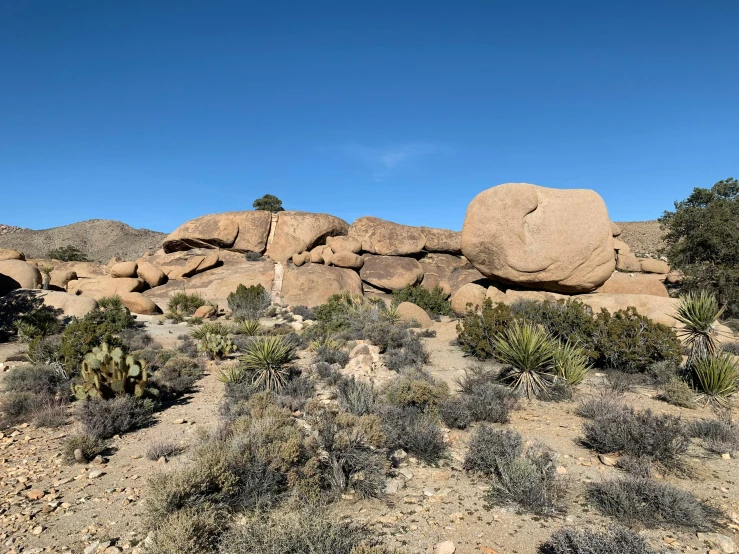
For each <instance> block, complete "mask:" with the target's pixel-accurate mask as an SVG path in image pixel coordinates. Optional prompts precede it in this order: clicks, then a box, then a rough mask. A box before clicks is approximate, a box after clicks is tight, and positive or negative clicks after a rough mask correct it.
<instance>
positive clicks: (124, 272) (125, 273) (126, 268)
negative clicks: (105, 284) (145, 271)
mask: <svg viewBox="0 0 739 554" xmlns="http://www.w3.org/2000/svg"><path fill="white" fill-rule="evenodd" d="M137 269H138V264H137V263H136V262H118V263H116V264H113V266H112V267H111V268H110V276H111V277H113V278H119V277H124V278H128V277H136V276H137V275H136V270H137Z"/></svg>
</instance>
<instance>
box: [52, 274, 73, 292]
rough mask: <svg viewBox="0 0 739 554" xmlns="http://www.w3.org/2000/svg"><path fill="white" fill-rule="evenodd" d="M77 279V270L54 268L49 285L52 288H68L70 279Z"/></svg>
mask: <svg viewBox="0 0 739 554" xmlns="http://www.w3.org/2000/svg"><path fill="white" fill-rule="evenodd" d="M75 279H77V272H76V271H70V270H63V269H54V270H53V271H52V272H51V281H49V285H50V286H51V287H52V288H56V289H60V290H67V285H68V284H69V282H70V281H74V280H75Z"/></svg>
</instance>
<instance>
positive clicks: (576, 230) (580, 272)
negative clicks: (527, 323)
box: [462, 183, 616, 292]
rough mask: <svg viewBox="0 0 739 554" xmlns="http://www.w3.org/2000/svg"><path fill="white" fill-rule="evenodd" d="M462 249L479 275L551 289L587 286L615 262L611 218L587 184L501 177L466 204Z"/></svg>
mask: <svg viewBox="0 0 739 554" xmlns="http://www.w3.org/2000/svg"><path fill="white" fill-rule="evenodd" d="M462 252H463V253H464V255H465V257H466V258H467V259H468V260H469V261H470V262H471V263H472V265H474V266H475V267H476V268H477V269H478V270H479V271H480V272H481V273H482V274H483V275H485V276H486V277H490V278H494V279H496V280H499V281H502V282H507V283H512V284H519V285H523V286H526V287H529V288H532V289H537V290H551V291H555V292H589V291H592V290H594V289H596V288H597V287H599V286H600V285H602V284H603V283H604V282H605V281H606V280H607V279H608V277H610V275H611V273H612V272H613V270H614V268H615V265H616V263H615V259H614V255H613V252H614V250H613V236H612V230H611V221H610V219H609V218H608V211H607V210H606V206H605V203H604V202H603V199H602V198H601V197H600V196H599V195H598V194H597V193H596V192H595V191H592V190H560V189H549V188H544V187H539V186H536V185H530V184H526V183H508V184H505V185H500V186H497V187H493V188H491V189H488V190H486V191H484V192H481V193H480V194H478V195H477V196H476V197H475V198H474V199H473V200H472V202H471V203H470V205H469V207H468V208H467V215H466V217H465V221H464V226H463V228H462Z"/></svg>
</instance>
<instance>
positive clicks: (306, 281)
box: [282, 264, 362, 308]
mask: <svg viewBox="0 0 739 554" xmlns="http://www.w3.org/2000/svg"><path fill="white" fill-rule="evenodd" d="M345 292H348V293H349V294H351V295H352V296H362V282H361V280H360V279H359V275H357V273H356V272H355V271H352V270H351V269H344V268H340V267H328V266H325V265H320V264H309V265H305V266H303V267H297V268H291V267H287V268H286V269H285V275H284V277H283V279H282V298H283V300H284V301H285V303H287V304H289V305H292V306H300V305H303V306H308V307H309V308H312V307H315V306H320V305H321V304H325V303H326V301H328V299H329V297H330V296H331V295H332V294H342V293H345Z"/></svg>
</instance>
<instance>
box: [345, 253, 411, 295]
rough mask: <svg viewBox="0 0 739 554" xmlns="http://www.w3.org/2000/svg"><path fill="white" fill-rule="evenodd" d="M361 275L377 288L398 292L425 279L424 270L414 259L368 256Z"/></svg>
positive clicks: (365, 258)
mask: <svg viewBox="0 0 739 554" xmlns="http://www.w3.org/2000/svg"><path fill="white" fill-rule="evenodd" d="M359 275H360V277H361V278H362V281H365V282H367V283H369V284H370V285H373V286H375V287H377V288H380V289H384V290H398V289H402V288H403V287H405V286H407V285H415V284H417V283H418V282H419V281H420V280H421V279H422V278H423V268H422V267H421V265H420V264H419V263H418V262H417V261H416V260H414V259H413V258H403V257H397V256H373V255H371V254H366V255H365V256H364V265H363V266H362V269H361V270H360V272H359Z"/></svg>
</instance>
